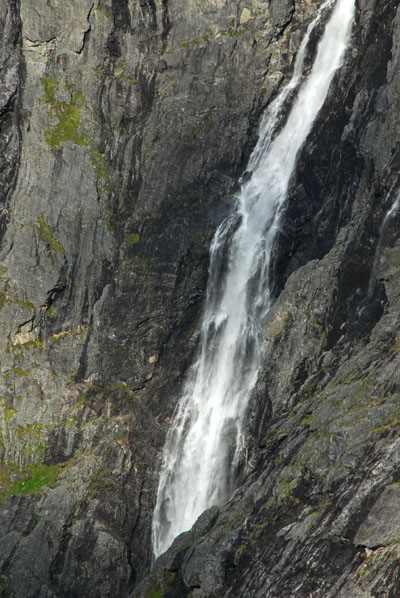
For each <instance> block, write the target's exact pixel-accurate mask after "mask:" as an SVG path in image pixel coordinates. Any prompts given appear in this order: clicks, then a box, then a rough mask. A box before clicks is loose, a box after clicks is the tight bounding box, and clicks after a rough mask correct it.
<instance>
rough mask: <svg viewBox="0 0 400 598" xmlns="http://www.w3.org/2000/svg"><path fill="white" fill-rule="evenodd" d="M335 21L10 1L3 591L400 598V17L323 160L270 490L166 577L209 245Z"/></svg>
mask: <svg viewBox="0 0 400 598" xmlns="http://www.w3.org/2000/svg"><path fill="white" fill-rule="evenodd" d="M320 4H321V2H319V1H317V2H311V1H306V0H304V1H302V0H296V1H294V0H285V1H282V0H271V1H269V0H258V1H256V0H229V1H224V0H140V1H135V2H131V1H128V0H104V1H103V0H94V1H92V0H81V1H78V0H70V2H68V3H64V2H58V0H39V1H38V0H35V1H34V0H20V1H19V2H18V1H17V0H12V1H10V0H0V24H1V30H2V38H1V54H0V60H1V70H0V77H1V85H0V116H1V121H0V148H1V157H0V159H1V168H0V191H1V200H0V201H1V208H0V210H1V212H0V214H1V227H0V234H1V253H0V259H1V270H0V277H1V283H2V289H1V293H0V308H1V314H0V327H1V334H0V343H1V349H0V350H1V375H2V377H1V390H0V394H1V396H0V411H1V442H0V456H1V465H0V467H1V469H0V497H1V503H0V530H1V534H0V536H1V537H0V575H1V577H0V596H17V597H27V598H28V597H34V596H35V597H36V596H38V597H39V596H40V597H41V598H44V597H46V598H52V597H56V596H58V597H59V596H62V597H71V598H72V597H77V596H83V595H85V596H87V597H88V598H91V597H93V598H94V597H103V596H104V597H106V596H109V597H111V596H112V597H121V598H122V597H125V596H126V597H127V596H135V595H136V596H153V597H155V596H165V597H168V598H173V597H181V596H182V597H184V596H188V595H193V596H198V597H202V596H203V597H205V596H208V597H214V596H215V597H219V596H232V597H239V596H246V597H247V596H248V597H252V596H254V597H255V596H271V597H273V596H278V595H279V596H284V597H287V598H289V597H291V596H296V598H301V597H304V598H305V597H306V596H307V597H309V596H313V597H314V596H315V597H321V598H327V597H328V596H332V597H333V596H341V597H343V598H350V597H351V598H353V597H360V598H361V597H367V596H372V597H378V596H379V597H380V598H381V597H382V598H383V597H385V598H386V597H387V598H389V597H394V596H397V595H398V594H399V593H400V578H399V569H398V562H399V550H400V520H399V515H398V513H399V512H400V509H399V507H400V463H399V454H400V453H399V450H398V449H399V442H400V441H399V429H400V428H399V426H400V412H399V407H398V404H397V403H398V398H399V382H398V374H397V371H398V369H399V365H400V362H399V360H400V357H399V350H400V343H399V331H398V324H397V322H398V315H399V309H400V304H399V301H400V299H399V288H400V287H399V275H400V260H399V257H400V245H399V239H398V235H397V230H396V229H397V226H398V219H399V213H398V211H397V210H396V207H394V208H393V210H392V212H391V213H390V215H389V216H388V217H386V215H387V214H388V212H389V210H390V209H391V207H392V206H394V204H395V201H396V199H397V197H398V195H399V193H400V181H399V180H398V179H399V175H398V172H399V159H400V151H399V150H400V145H399V139H400V135H399V133H400V131H399V127H400V123H399V120H398V113H399V107H400V106H399V98H400V89H399V83H400V81H399V77H398V72H399V68H400V64H399V63H400V50H399V47H400V46H399V42H400V12H399V10H398V8H397V3H396V2H394V0H390V1H388V0H359V1H358V3H357V17H356V23H355V26H354V31H353V38H352V42H351V48H350V49H349V51H348V52H347V54H346V61H345V65H344V67H343V68H342V69H341V71H340V74H339V75H338V76H337V77H336V79H335V82H334V86H333V88H332V90H331V92H330V95H329V98H328V101H327V102H326V104H325V106H324V108H323V110H322V112H321V114H320V116H319V118H318V122H317V123H316V125H315V127H314V129H313V133H312V135H311V137H310V138H309V140H308V143H307V145H306V147H305V148H304V151H303V152H302V155H301V158H300V162H299V165H298V169H297V173H296V177H295V180H294V181H293V186H292V191H291V193H290V197H289V200H288V202H287V207H286V210H285V217H284V221H283V226H282V232H281V234H280V235H279V237H278V239H277V242H276V249H275V264H274V284H275V294H276V298H277V300H276V303H275V307H274V309H273V313H272V314H271V315H270V319H269V322H268V325H267V328H266V332H265V334H266V336H265V351H264V357H263V369H262V371H261V373H260V378H259V382H258V385H257V389H256V392H255V393H254V396H253V397H252V401H251V408H250V413H249V421H248V445H249V459H248V460H249V470H250V473H249V475H248V476H247V477H246V479H245V480H244V481H243V483H242V485H241V486H240V488H238V490H237V492H236V493H235V495H234V496H233V497H232V499H231V500H230V502H229V503H228V504H227V505H224V506H221V507H220V508H214V509H212V510H211V511H209V512H207V513H205V514H204V515H203V516H202V518H201V519H200V520H199V522H198V523H197V524H196V526H195V528H194V530H192V531H191V532H188V533H187V534H184V535H182V536H180V537H179V538H178V539H177V540H176V542H175V544H174V545H173V546H172V548H171V549H170V550H169V551H168V552H167V553H166V555H164V556H162V557H161V558H160V559H159V561H158V562H157V564H156V567H155V569H154V571H153V572H152V573H151V574H150V576H148V577H146V578H145V579H144V580H143V578H144V577H145V576H146V575H147V573H148V572H149V569H150V560H151V551H150V546H149V538H150V520H151V513H152V509H153V506H154V499H155V488H156V484H157V476H158V469H159V458H160V450H161V447H162V445H163V442H164V437H165V432H166V429H167V428H168V425H169V423H170V421H171V420H170V418H171V417H172V415H173V410H174V406H175V404H176V400H177V397H178V395H179V388H180V385H181V383H182V378H183V376H184V372H185V370H186V368H187V365H188V363H189V362H190V357H191V353H192V352H193V350H194V348H195V345H196V338H197V334H198V324H199V318H200V315H201V306H202V299H203V296H204V290H205V283H206V277H207V265H208V246H209V242H210V239H211V237H212V234H213V232H214V230H215V227H216V225H217V224H218V223H219V222H220V220H221V218H222V217H223V215H224V214H225V213H226V212H227V211H228V210H229V207H230V204H231V199H230V198H231V197H232V194H233V193H234V192H235V190H236V188H237V181H238V179H239V177H240V175H241V174H242V173H243V171H244V169H245V167H246V162H247V158H248V155H249V152H250V151H251V149H252V147H253V145H254V142H255V139H256V135H257V126H258V123H259V121H260V116H261V114H262V111H263V108H264V107H265V106H266V105H267V104H268V102H269V100H270V98H271V97H273V96H274V95H275V94H276V92H277V90H278V89H279V86H280V85H281V84H282V82H283V81H284V80H285V78H287V76H288V75H289V74H290V71H291V67H292V64H293V56H294V54H295V52H296V50H297V48H298V46H299V43H300V40H301V38H302V35H303V33H304V31H305V28H306V26H307V24H308V22H309V21H310V20H311V19H312V18H313V16H314V15H315V13H316V11H317V9H318V7H319V5H320ZM317 33H318V32H317ZM315 37H316V39H317V35H316V36H315ZM316 39H315V42H316ZM315 42H314V45H315ZM385 217H386V218H385ZM141 580H142V581H141ZM137 582H141V583H140V584H139V585H137ZM135 588H136V589H135Z"/></svg>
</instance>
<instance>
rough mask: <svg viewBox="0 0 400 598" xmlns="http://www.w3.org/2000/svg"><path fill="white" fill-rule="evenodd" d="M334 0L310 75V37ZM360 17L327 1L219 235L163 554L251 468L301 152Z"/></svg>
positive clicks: (158, 511) (156, 540)
mask: <svg viewBox="0 0 400 598" xmlns="http://www.w3.org/2000/svg"><path fill="white" fill-rule="evenodd" d="M332 6H333V9H332V14H331V16H330V17H329V21H328V23H327V25H326V27H325V31H324V34H323V36H322V39H321V40H320V43H319V46H318V49H317V53H316V57H315V60H314V64H313V67H312V69H311V72H310V74H309V75H308V76H307V78H305V77H304V75H303V71H304V57H305V53H306V50H307V44H308V41H309V38H310V34H311V32H312V30H313V29H314V28H315V26H316V25H317V24H318V23H319V22H320V21H321V18H322V15H323V13H324V11H325V10H327V9H330V8H331V7H332ZM353 14H354V0H337V1H336V2H334V0H327V1H326V2H324V3H323V4H322V6H321V7H320V9H319V12H318V14H317V17H316V18H315V20H314V21H313V23H311V25H310V26H309V28H308V30H307V33H306V36H305V38H304V40H303V42H302V44H301V47H300V49H299V51H298V54H297V58H296V62H295V66H294V72H293V76H292V78H291V80H290V82H289V83H288V84H287V85H286V87H285V88H284V89H283V90H282V91H281V93H280V94H279V96H278V97H277V98H276V100H274V102H273V103H272V104H271V106H270V107H269V109H268V110H267V112H266V115H265V116H264V118H263V122H262V124H261V128H260V137H259V141H258V143H257V146H256V148H255V149H254V151H253V154H252V156H251V158H250V161H249V165H248V171H249V172H251V173H252V175H251V178H250V179H249V180H248V181H247V182H245V183H243V184H242V187H241V191H240V194H239V196H238V197H237V198H236V199H237V201H236V205H235V210H234V212H233V214H232V215H231V216H229V217H228V218H227V219H226V220H225V221H224V222H223V223H222V224H221V225H220V227H219V228H218V230H217V232H216V234H215V237H214V240H213V242H212V246H211V250H210V269H209V278H208V286H207V296H206V301H205V308H204V314H203V321H202V326H201V333H200V343H199V350H198V354H197V359H196V362H195V363H194V364H193V365H192V366H191V368H190V371H189V374H188V377H187V380H186V383H185V386H184V390H183V393H182V397H181V399H180V401H179V404H178V408H177V411H176V413H175V417H174V423H173V424H172V426H171V428H170V430H169V432H168V435H167V439H166V444H165V448H164V456H163V464H162V468H161V473H160V480H159V487H158V495H157V503H156V507H155V511H154V516H153V529H152V541H153V551H154V555H155V557H157V556H159V555H160V554H161V553H162V552H164V551H165V550H166V549H167V548H168V547H169V545H170V544H171V543H172V541H173V539H174V538H175V537H176V536H177V535H178V534H180V533H181V532H182V531H184V530H187V529H190V527H191V526H192V525H193V523H194V522H195V520H196V519H197V517H198V516H199V515H200V514H201V513H202V512H203V511H204V510H205V509H207V508H209V507H210V506H212V505H214V504H221V503H222V502H224V501H225V500H226V499H227V498H228V497H229V495H230V494H231V492H232V491H233V490H234V489H235V483H236V480H237V477H238V474H239V472H240V470H241V469H243V467H245V462H246V448H245V442H244V437H243V436H244V435H243V426H244V419H245V412H246V408H247V404H248V399H249V395H250V393H251V391H252V389H253V388H254V385H255V382H256V379H257V374H258V369H259V364H260V359H261V350H262V345H263V324H264V322H265V317H266V315H267V313H268V310H269V309H270V307H271V297H270V289H269V270H270V262H271V249H272V245H273V241H274V238H275V236H276V233H277V231H278V227H279V223H280V212H281V208H282V206H283V203H284V201H285V199H286V197H287V192H288V187H289V184H290V179H291V176H292V174H293V171H294V168H295V165H296V159H297V156H298V154H299V151H300V149H301V147H302V145H303V144H304V142H305V140H306V138H307V136H308V134H309V132H310V130H311V127H312V124H313V121H314V120H315V118H316V116H317V114H318V112H319V110H320V108H321V107H322V105H323V103H324V101H325V98H326V95H327V93H328V90H329V86H330V83H331V81H332V78H333V76H334V74H335V72H336V70H337V69H338V68H339V66H340V65H341V62H342V60H343V56H344V53H345V50H346V47H347V43H348V39H349V36H350V30H351V23H352V19H353ZM292 96H294V97H293V98H292ZM286 99H288V100H289V99H291V101H292V108H291V110H290V113H289V115H288V117H287V119H286V122H285V123H284V124H283V126H282V125H281V123H280V120H282V118H281V113H282V108H283V106H284V104H285V100H286ZM280 125H281V129H280V131H279V132H278V127H279V126H280Z"/></svg>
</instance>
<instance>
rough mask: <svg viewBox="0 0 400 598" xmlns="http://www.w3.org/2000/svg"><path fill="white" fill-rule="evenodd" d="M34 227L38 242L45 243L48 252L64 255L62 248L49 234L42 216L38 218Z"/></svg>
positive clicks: (49, 231) (48, 228)
mask: <svg viewBox="0 0 400 598" xmlns="http://www.w3.org/2000/svg"><path fill="white" fill-rule="evenodd" d="M36 226H37V229H38V232H39V241H42V243H45V244H46V245H47V247H48V249H49V250H50V251H52V252H53V253H65V249H64V247H63V246H62V245H61V243H59V242H58V241H57V239H56V238H55V237H54V236H53V235H52V234H51V230H50V227H49V225H48V224H47V222H46V220H45V219H44V216H43V214H42V215H41V216H39V218H38V220H37V222H36Z"/></svg>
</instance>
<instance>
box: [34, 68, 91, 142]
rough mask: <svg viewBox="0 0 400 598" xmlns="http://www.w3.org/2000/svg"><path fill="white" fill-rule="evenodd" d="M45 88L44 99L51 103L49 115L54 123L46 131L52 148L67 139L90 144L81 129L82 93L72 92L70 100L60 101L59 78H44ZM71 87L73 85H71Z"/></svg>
mask: <svg viewBox="0 0 400 598" xmlns="http://www.w3.org/2000/svg"><path fill="white" fill-rule="evenodd" d="M41 81H42V85H43V88H44V98H43V99H44V101H45V102H46V103H47V104H49V106H50V109H49V116H50V118H51V120H52V121H53V120H54V124H53V125H52V126H51V127H50V128H49V129H48V130H47V131H46V132H45V139H46V142H47V144H48V145H49V146H50V147H51V148H52V149H58V148H59V147H60V144H61V143H63V142H66V141H70V142H71V143H75V144H76V145H88V140H87V138H86V136H85V135H84V134H83V133H81V132H80V131H79V128H80V114H81V110H82V107H83V105H84V103H85V97H84V95H83V94H82V93H80V92H76V93H72V95H71V99H70V101H69V102H65V101H59V100H57V98H56V94H57V90H58V86H59V84H58V82H57V80H53V79H49V78H48V77H43V78H42V80H41ZM70 87H71V86H70Z"/></svg>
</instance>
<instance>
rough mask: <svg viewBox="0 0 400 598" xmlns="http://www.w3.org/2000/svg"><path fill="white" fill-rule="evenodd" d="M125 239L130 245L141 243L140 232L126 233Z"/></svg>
mask: <svg viewBox="0 0 400 598" xmlns="http://www.w3.org/2000/svg"><path fill="white" fill-rule="evenodd" d="M124 240H125V243H128V245H136V243H139V241H140V236H139V233H126V235H124Z"/></svg>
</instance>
